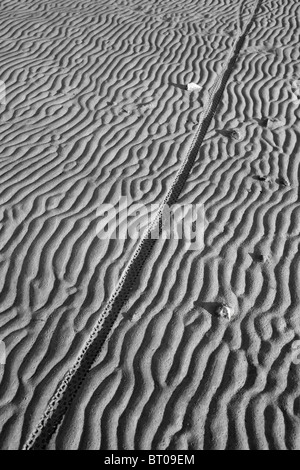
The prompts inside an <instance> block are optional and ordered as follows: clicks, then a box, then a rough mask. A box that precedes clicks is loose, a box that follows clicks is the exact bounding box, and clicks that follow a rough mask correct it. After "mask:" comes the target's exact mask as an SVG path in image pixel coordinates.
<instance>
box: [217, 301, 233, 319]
mask: <svg viewBox="0 0 300 470" xmlns="http://www.w3.org/2000/svg"><path fill="white" fill-rule="evenodd" d="M216 315H218V316H219V317H222V318H226V320H230V319H231V317H232V316H233V308H232V307H230V306H229V305H227V304H221V305H219V306H218V307H217V309H216Z"/></svg>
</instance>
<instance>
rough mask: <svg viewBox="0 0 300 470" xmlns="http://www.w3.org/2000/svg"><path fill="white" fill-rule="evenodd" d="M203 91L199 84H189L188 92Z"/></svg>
mask: <svg viewBox="0 0 300 470" xmlns="http://www.w3.org/2000/svg"><path fill="white" fill-rule="evenodd" d="M200 90H202V86H200V85H198V84H197V83H193V82H191V83H188V84H187V91H200Z"/></svg>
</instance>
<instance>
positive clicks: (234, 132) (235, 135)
mask: <svg viewBox="0 0 300 470" xmlns="http://www.w3.org/2000/svg"><path fill="white" fill-rule="evenodd" d="M228 134H229V136H230V137H231V138H232V139H234V140H238V141H240V140H242V139H243V135H242V132H241V131H240V130H239V129H231V130H230V131H229V132H228Z"/></svg>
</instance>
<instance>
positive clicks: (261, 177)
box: [253, 175, 270, 183]
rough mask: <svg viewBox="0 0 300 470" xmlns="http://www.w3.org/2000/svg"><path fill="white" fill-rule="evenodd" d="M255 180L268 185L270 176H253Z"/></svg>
mask: <svg viewBox="0 0 300 470" xmlns="http://www.w3.org/2000/svg"><path fill="white" fill-rule="evenodd" d="M253 178H254V179H256V180H257V181H266V182H267V183H268V182H269V181H270V178H269V177H268V176H261V175H257V176H253Z"/></svg>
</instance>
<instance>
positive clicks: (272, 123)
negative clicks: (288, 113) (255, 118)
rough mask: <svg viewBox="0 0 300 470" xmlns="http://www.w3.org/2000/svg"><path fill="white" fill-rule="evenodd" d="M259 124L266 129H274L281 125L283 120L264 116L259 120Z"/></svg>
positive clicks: (283, 123)
mask: <svg viewBox="0 0 300 470" xmlns="http://www.w3.org/2000/svg"><path fill="white" fill-rule="evenodd" d="M261 125H262V126H263V127H265V128H266V129H271V130H275V129H278V128H280V127H283V126H284V125H285V122H284V121H282V120H280V119H276V118H268V117H265V118H263V119H262V120H261Z"/></svg>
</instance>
